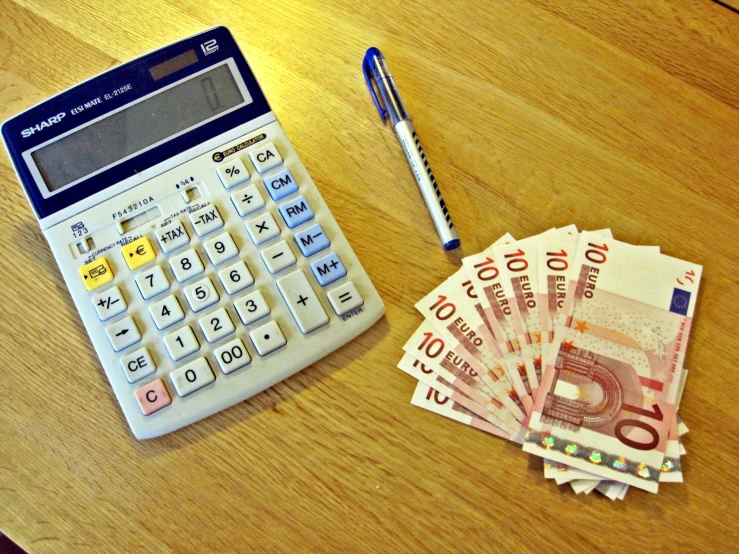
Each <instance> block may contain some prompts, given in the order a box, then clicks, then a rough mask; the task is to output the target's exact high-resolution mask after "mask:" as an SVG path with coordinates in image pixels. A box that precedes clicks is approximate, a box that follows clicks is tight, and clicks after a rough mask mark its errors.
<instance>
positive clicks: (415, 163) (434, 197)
mask: <svg viewBox="0 0 739 554" xmlns="http://www.w3.org/2000/svg"><path fill="white" fill-rule="evenodd" d="M395 134H396V135H397V136H398V140H399V141H400V144H401V146H402V147H403V152H405V157H406V159H407V160H408V165H410V167H411V172H412V173H413V177H414V178H415V179H416V183H417V184H418V188H419V190H420V191H421V195H422V196H423V199H424V201H425V202H426V207H427V208H428V211H429V214H430V215H431V220H432V221H433V222H434V227H436V232H437V233H438V235H439V239H440V240H441V243H442V244H443V245H444V249H445V250H452V249H454V248H456V247H457V246H459V235H457V231H456V229H455V228H454V223H453V222H452V216H451V215H450V214H449V210H448V209H447V207H446V204H445V203H444V198H443V197H442V196H441V191H440V190H439V186H438V185H437V184H436V179H434V174H433V172H432V171H431V166H430V165H429V162H428V160H427V159H426V154H425V153H424V151H423V147H422V146H421V141H419V140H418V136H416V132H415V130H414V129H413V123H411V121H410V119H406V120H404V121H401V122H400V123H398V124H397V125H395Z"/></svg>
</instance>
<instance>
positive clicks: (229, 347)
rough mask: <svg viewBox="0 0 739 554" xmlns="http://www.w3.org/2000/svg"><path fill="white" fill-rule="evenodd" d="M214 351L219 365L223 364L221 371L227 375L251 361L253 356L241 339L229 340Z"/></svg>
mask: <svg viewBox="0 0 739 554" xmlns="http://www.w3.org/2000/svg"><path fill="white" fill-rule="evenodd" d="M213 353H214V354H215V356H216V360H218V365H219V366H221V371H222V372H223V373H225V374H226V375H228V374H229V373H233V372H234V371H236V370H237V369H241V368H242V367H244V366H246V365H249V363H251V356H249V352H247V351H246V347H245V346H244V343H243V342H242V340H241V339H234V340H232V341H231V342H227V343H226V344H224V345H223V346H221V347H220V348H216V349H215V350H214V351H213Z"/></svg>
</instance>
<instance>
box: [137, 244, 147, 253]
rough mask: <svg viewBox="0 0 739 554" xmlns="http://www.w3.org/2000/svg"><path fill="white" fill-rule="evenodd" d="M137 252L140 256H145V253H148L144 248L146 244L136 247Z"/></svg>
mask: <svg viewBox="0 0 739 554" xmlns="http://www.w3.org/2000/svg"><path fill="white" fill-rule="evenodd" d="M136 253H137V254H138V255H139V256H143V255H144V254H145V253H146V248H144V246H143V245H142V246H139V247H138V248H137V249H136Z"/></svg>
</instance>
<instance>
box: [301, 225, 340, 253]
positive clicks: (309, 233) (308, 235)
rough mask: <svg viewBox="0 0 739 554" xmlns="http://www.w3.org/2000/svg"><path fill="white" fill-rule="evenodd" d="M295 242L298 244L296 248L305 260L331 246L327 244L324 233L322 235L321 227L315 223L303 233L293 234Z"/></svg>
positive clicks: (329, 243)
mask: <svg viewBox="0 0 739 554" xmlns="http://www.w3.org/2000/svg"><path fill="white" fill-rule="evenodd" d="M295 242H297V243H298V248H300V251H301V252H302V253H303V256H305V257H306V258H309V257H310V256H312V255H313V254H315V253H316V252H320V251H321V250H323V249H324V248H328V247H329V246H331V242H329V240H328V237H327V236H326V233H324V231H323V227H321V226H320V225H318V224H317V223H316V224H315V225H311V226H310V227H308V228H307V229H306V230H305V231H300V232H299V233H295Z"/></svg>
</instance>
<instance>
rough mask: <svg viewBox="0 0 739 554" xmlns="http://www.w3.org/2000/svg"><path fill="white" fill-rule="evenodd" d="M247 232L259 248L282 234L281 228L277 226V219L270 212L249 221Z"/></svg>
mask: <svg viewBox="0 0 739 554" xmlns="http://www.w3.org/2000/svg"><path fill="white" fill-rule="evenodd" d="M246 230H247V232H248V233H249V236H250V237H251V240H252V241H253V242H254V244H256V245H257V246H259V245H260V244H263V243H265V242H267V241H268V240H269V239H273V238H275V237H276V236H278V235H279V234H280V227H279V225H277V222H276V221H275V218H274V217H273V216H272V214H271V213H270V212H265V213H263V214H262V215H260V216H257V217H255V218H254V219H250V220H249V221H247V222H246Z"/></svg>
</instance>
